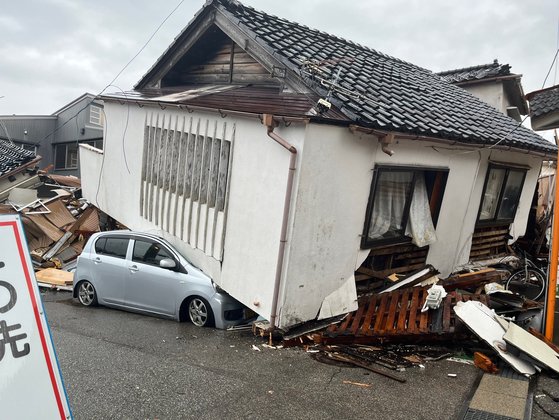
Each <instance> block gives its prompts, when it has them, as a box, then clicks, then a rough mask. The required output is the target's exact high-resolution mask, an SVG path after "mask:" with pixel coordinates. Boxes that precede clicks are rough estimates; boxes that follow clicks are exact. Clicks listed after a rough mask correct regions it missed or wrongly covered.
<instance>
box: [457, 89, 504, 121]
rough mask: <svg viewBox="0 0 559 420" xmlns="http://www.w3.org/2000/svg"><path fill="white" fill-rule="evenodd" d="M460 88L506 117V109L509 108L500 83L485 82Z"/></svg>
mask: <svg viewBox="0 0 559 420" xmlns="http://www.w3.org/2000/svg"><path fill="white" fill-rule="evenodd" d="M460 87H462V88H464V89H465V90H467V91H468V92H470V93H471V94H472V95H474V96H476V97H477V98H479V99H481V100H482V101H483V102H486V103H488V104H489V105H491V106H492V107H494V108H497V109H498V110H499V111H501V112H502V113H503V114H505V115H507V107H509V106H510V103H509V101H508V98H507V95H506V94H505V91H504V89H503V83H502V82H486V83H480V84H474V85H463V86H460Z"/></svg>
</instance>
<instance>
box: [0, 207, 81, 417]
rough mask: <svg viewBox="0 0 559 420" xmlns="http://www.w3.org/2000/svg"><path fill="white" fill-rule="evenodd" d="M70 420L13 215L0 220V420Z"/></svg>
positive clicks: (19, 228) (24, 245)
mask: <svg viewBox="0 0 559 420" xmlns="http://www.w3.org/2000/svg"><path fill="white" fill-rule="evenodd" d="M71 417H72V415H71V412H70V407H69V404H68V400H67V397H66V392H65V390H64V384H63V382H62V376H61V374H60V369H59V367H58V361H57V359H56V354H55V352H54V346H53V344H52V339H51V336H50V330H49V327H48V325H47V320H46V317H45V311H44V309H43V303H42V301H41V295H40V293H39V288H38V286H37V282H36V280H35V274H34V271H33V265H32V263H31V258H30V256H29V251H28V249H27V243H26V240H25V236H24V234H23V228H22V225H21V222H20V219H19V216H17V215H5V216H0V418H2V419H69V418H71Z"/></svg>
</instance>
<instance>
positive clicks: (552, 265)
mask: <svg viewBox="0 0 559 420" xmlns="http://www.w3.org/2000/svg"><path fill="white" fill-rule="evenodd" d="M557 155H558V159H559V151H558V154H557ZM557 181H558V180H557V168H555V204H554V205H553V228H552V230H551V258H550V259H549V275H548V282H547V302H546V305H545V308H546V315H545V338H547V339H548V340H550V341H552V340H553V326H554V323H555V290H556V289H557V264H558V263H559V218H558V217H557V211H558V210H559V182H557Z"/></svg>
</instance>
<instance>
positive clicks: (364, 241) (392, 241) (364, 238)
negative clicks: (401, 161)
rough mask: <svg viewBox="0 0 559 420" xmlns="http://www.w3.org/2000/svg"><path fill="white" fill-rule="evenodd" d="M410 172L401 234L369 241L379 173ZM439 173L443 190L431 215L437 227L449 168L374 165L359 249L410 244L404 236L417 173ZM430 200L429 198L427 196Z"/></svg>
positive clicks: (408, 239) (409, 240)
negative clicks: (409, 183) (441, 176)
mask: <svg viewBox="0 0 559 420" xmlns="http://www.w3.org/2000/svg"><path fill="white" fill-rule="evenodd" d="M383 171H385V172H412V179H411V188H410V190H409V191H408V194H407V195H406V203H405V205H404V211H403V216H402V232H401V234H400V235H399V236H398V237H394V238H385V239H369V227H370V223H371V218H372V216H373V205H374V201H375V196H376V192H377V186H378V182H379V179H380V174H381V172H383ZM427 171H431V172H441V173H443V174H444V179H443V182H444V188H443V190H442V192H441V196H440V202H439V203H438V208H437V210H436V211H435V212H434V214H432V215H431V216H432V220H433V225H434V226H435V228H436V226H437V221H438V218H439V215H440V210H441V206H442V200H443V197H444V191H445V189H446V184H447V181H448V174H449V168H441V167H423V166H403V165H402V166H399V165H376V166H375V168H374V169H373V179H372V180H371V187H370V190H369V198H368V201H367V210H366V213H365V223H364V226H363V232H362V235H361V249H371V248H374V247H377V246H383V245H397V244H406V243H411V240H412V238H410V237H408V236H406V235H405V231H406V226H407V225H408V221H409V217H410V207H411V202H412V198H413V193H414V191H415V182H416V180H417V176H418V173H419V172H427ZM429 200H431V196H429Z"/></svg>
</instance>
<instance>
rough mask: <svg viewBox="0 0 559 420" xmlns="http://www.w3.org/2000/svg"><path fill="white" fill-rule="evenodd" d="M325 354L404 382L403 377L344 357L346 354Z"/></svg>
mask: <svg viewBox="0 0 559 420" xmlns="http://www.w3.org/2000/svg"><path fill="white" fill-rule="evenodd" d="M326 354H327V355H328V357H330V358H331V359H334V360H337V361H339V362H344V363H349V364H352V365H355V366H359V367H360V368H363V369H366V370H368V371H371V372H374V373H377V374H379V375H382V376H385V377H387V378H390V379H393V380H395V381H398V382H400V383H405V382H406V380H405V379H403V378H400V377H398V376H396V375H393V374H391V373H389V372H385V371H383V370H380V369H376V368H374V367H372V366H369V365H368V364H366V363H362V362H360V361H358V360H354V359H352V358H350V357H346V356H342V355H340V354H337V353H330V352H326Z"/></svg>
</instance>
